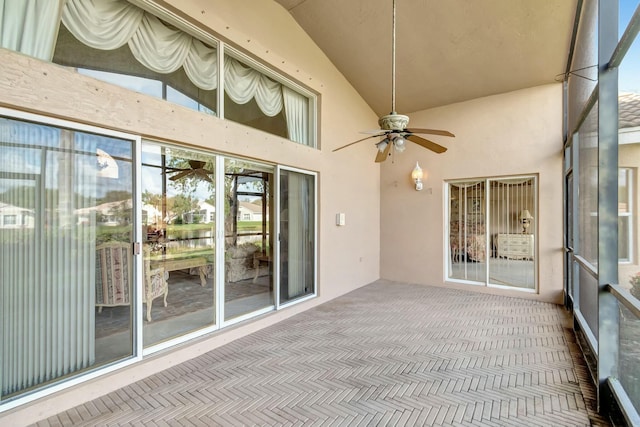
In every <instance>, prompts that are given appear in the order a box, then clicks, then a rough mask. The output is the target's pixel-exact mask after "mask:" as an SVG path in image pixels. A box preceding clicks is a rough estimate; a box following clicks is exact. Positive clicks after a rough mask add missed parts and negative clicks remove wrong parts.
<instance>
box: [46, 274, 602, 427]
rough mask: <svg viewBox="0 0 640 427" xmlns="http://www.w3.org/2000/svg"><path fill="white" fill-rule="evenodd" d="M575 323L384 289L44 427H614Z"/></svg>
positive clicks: (470, 300) (547, 307)
mask: <svg viewBox="0 0 640 427" xmlns="http://www.w3.org/2000/svg"><path fill="white" fill-rule="evenodd" d="M568 319H569V314H568V313H566V312H565V310H564V309H563V308H562V307H560V306H556V305H553V304H547V303H541V302H534V301H530V300H524V299H519V298H508V297H500V296H492V295H484V294H479V293H474V292H467V291H458V290H451V289H446V288H437V287H429V286H418V285H411V284H403V283H395V282H389V281H384V280H380V281H377V282H375V283H373V284H371V285H368V286H365V287H363V288H361V289H358V290H356V291H354V292H351V293H349V294H347V295H345V296H342V297H340V298H337V299H335V300H332V301H330V302H328V303H325V304H323V305H320V306H318V307H316V308H313V309H311V310H308V311H306V312H304V313H301V314H298V315H296V316H294V317H292V318H290V319H288V320H286V321H283V322H280V323H278V324H276V325H274V326H271V327H268V328H265V329H263V330H261V331H259V332H257V333H254V334H252V335H248V336H246V337H243V338H241V339H238V340H236V341H234V342H232V343H230V344H227V345H225V346H223V347H220V348H218V349H215V350H213V351H211V352H209V353H207V354H205V355H202V356H200V357H197V358H195V359H192V360H190V361H189V362H186V363H182V364H179V365H176V366H174V367H172V368H171V369H168V370H166V371H163V372H160V373H158V374H155V375H152V376H150V377H148V378H146V379H144V380H141V381H139V382H137V383H134V384H131V385H129V386H127V387H124V388H122V389H120V390H118V391H116V392H113V393H109V394H107V395H105V396H103V397H101V398H98V399H95V400H93V401H90V402H87V403H84V404H82V405H79V406H77V407H75V408H73V409H71V410H69V411H66V412H64V413H61V414H58V415H57V416H54V417H50V418H48V419H46V420H43V421H41V422H39V423H38V425H39V426H43V427H44V426H58V425H65V426H66V425H73V426H95V425H100V426H103V425H141V426H142V425H144V426H163V425H170V426H218V425H219V426H280V425H286V426H307V425H308V426H343V425H344V426H378V425H381V426H382V425H385V426H386V425H389V426H414V425H415V426H518V427H521V426H572V427H575V426H589V425H606V422H605V421H604V420H602V419H600V418H599V417H598V416H597V415H596V414H595V413H594V411H593V405H594V402H593V399H594V392H593V388H592V387H590V385H589V383H588V381H586V380H585V378H586V377H587V375H588V374H587V370H586V368H585V366H584V362H583V361H582V358H581V355H580V353H579V350H578V347H577V346H576V344H575V340H574V336H573V333H572V331H571V329H570V328H568V325H570V322H569V321H568Z"/></svg>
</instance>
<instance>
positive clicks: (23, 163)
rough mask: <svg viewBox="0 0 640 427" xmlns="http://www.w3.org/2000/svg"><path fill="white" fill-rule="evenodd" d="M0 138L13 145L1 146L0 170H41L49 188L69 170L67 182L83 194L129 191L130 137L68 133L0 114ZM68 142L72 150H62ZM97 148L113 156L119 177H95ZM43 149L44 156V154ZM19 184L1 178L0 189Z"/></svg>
mask: <svg viewBox="0 0 640 427" xmlns="http://www.w3.org/2000/svg"><path fill="white" fill-rule="evenodd" d="M67 135H70V136H72V138H73V140H72V141H70V143H65V142H64V139H65V137H66V136H67ZM0 139H1V141H2V142H5V143H10V144H15V145H16V146H5V145H3V146H2V147H1V148H0V154H1V155H0V171H2V172H8V173H26V174H34V175H40V174H41V173H42V174H43V176H42V178H43V179H44V182H43V184H44V185H45V186H46V188H49V189H59V186H60V185H62V184H61V181H62V179H65V180H66V179H67V177H69V176H70V174H72V176H71V180H70V181H68V182H71V183H73V186H74V189H73V191H74V192H77V193H78V194H81V195H83V196H93V197H102V196H104V195H105V194H106V193H107V192H109V191H114V190H118V191H128V192H131V191H132V182H133V181H132V176H133V174H132V162H131V159H132V152H133V150H132V145H133V142H132V141H127V140H122V139H118V138H113V137H108V136H102V135H96V134H91V133H86V132H80V131H71V133H69V132H65V131H62V130H60V129H57V128H54V127H51V126H47V125H41V124H35V123H27V122H22V121H18V120H12V119H4V118H0ZM67 145H69V147H68V148H69V149H71V150H73V151H72V152H69V151H66V150H65V148H66V146H67ZM98 148H100V149H102V150H103V151H105V152H106V153H108V154H109V155H111V156H112V157H114V158H115V159H116V161H117V163H118V166H119V176H118V179H107V178H98V177H97V173H98V163H97V160H98V159H97V156H96V150H97V149H98ZM59 149H62V151H60V150H59ZM43 153H44V154H46V156H44V157H43ZM71 153H73V154H71ZM43 161H44V164H43ZM43 168H44V172H42V169H43ZM9 177H10V175H9ZM20 185H24V182H23V181H20V180H14V179H10V178H9V179H3V180H2V181H1V182H0V192H5V191H7V190H9V189H10V188H14V187H16V186H20Z"/></svg>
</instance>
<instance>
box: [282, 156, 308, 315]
mask: <svg viewBox="0 0 640 427" xmlns="http://www.w3.org/2000/svg"><path fill="white" fill-rule="evenodd" d="M279 178H280V193H279V197H280V205H279V214H280V224H279V225H280V241H279V247H280V251H279V255H280V261H279V271H280V304H285V303H287V302H289V301H293V300H296V299H299V298H302V297H305V296H307V295H312V294H315V292H316V290H315V267H316V261H315V260H316V229H315V223H316V211H315V209H316V188H315V175H313V174H309V173H304V172H301V171H293V170H287V169H284V168H281V169H280V173H279Z"/></svg>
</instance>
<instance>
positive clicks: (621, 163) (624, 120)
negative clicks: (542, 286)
mask: <svg viewBox="0 0 640 427" xmlns="http://www.w3.org/2000/svg"><path fill="white" fill-rule="evenodd" d="M638 7H640V2H639V1H637V0H633V1H627V2H621V4H620V15H621V18H620V19H621V20H622V22H621V24H622V28H625V27H626V24H627V23H628V21H629V20H630V17H631V12H632V11H634V10H635V9H636V8H638ZM639 57H640V39H639V38H638V36H636V39H635V40H634V42H633V43H632V45H631V47H630V48H629V51H628V52H627V54H626V55H625V58H624V59H623V60H622V63H621V64H620V67H619V70H618V72H619V74H618V77H619V83H618V90H619V93H618V248H619V249H618V283H619V284H620V285H621V287H623V288H625V289H627V290H628V291H629V292H630V294H631V296H632V298H633V299H635V301H636V302H638V301H640V221H639V219H638V212H639V211H638V202H639V201H640V191H639V190H640V189H639V187H640V185H639V182H638V178H639V175H638V173H639V171H640V64H639V63H638V60H637V58H639ZM618 305H619V307H620V316H619V319H620V337H619V338H620V339H619V350H618V361H617V362H618V366H619V373H618V378H619V379H620V383H621V384H622V386H623V387H624V390H625V391H626V393H627V394H628V396H629V399H630V400H631V402H632V404H633V406H634V408H635V410H636V411H640V357H639V356H638V342H639V341H640V339H639V337H640V318H638V317H637V316H636V315H635V314H634V313H633V312H632V311H631V310H629V309H627V308H626V307H624V306H623V305H622V304H618Z"/></svg>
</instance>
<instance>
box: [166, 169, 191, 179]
mask: <svg viewBox="0 0 640 427" xmlns="http://www.w3.org/2000/svg"><path fill="white" fill-rule="evenodd" d="M192 173H193V169H188V170H186V171H182V172H178V173H177V174H175V175H173V176H172V177H169V179H170V180H171V181H175V180H178V179H180V178H184V177H185V176H188V175H191V174H192Z"/></svg>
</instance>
